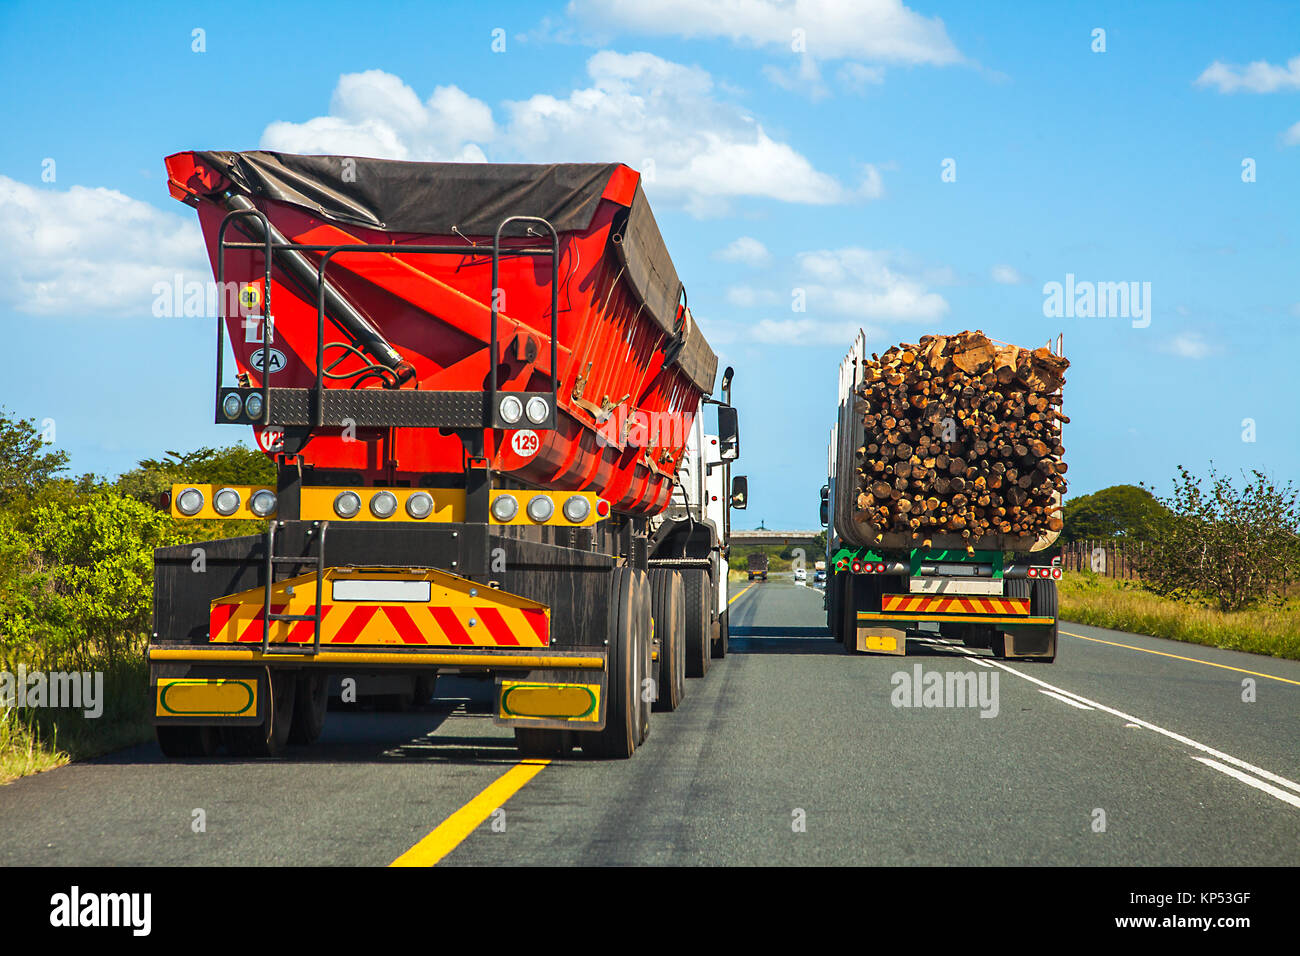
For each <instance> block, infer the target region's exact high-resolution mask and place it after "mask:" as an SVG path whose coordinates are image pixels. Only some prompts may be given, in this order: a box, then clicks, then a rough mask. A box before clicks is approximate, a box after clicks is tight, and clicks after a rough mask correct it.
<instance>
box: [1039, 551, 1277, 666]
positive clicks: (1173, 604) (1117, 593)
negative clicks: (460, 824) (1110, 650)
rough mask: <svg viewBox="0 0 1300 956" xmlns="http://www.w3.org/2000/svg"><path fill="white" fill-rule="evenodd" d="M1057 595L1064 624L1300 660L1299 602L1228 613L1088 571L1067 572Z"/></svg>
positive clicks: (1131, 582) (1134, 583) (1058, 587)
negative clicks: (1065, 622)
mask: <svg viewBox="0 0 1300 956" xmlns="http://www.w3.org/2000/svg"><path fill="white" fill-rule="evenodd" d="M1057 593H1058V594H1059V596H1060V612H1059V614H1060V618H1061V620H1063V621H1077V622H1078V623H1080V624H1089V625H1092V626H1093V627H1106V628H1111V629H1113V630H1117V631H1128V632H1130V633H1133V634H1150V635H1151V636H1153V637H1167V638H1170V639H1172V640H1175V641H1186V642H1188V643H1189V644H1204V645H1206V646H1208V647H1222V648H1227V649H1230V650H1234V651H1246V652H1248V653H1251V654H1266V655H1268V656H1270V657H1286V658H1290V659H1292V660H1300V598H1297V597H1292V598H1291V599H1290V600H1288V601H1287V602H1286V604H1284V605H1282V606H1281V607H1261V608H1257V609H1254V610H1248V611H1237V612H1233V613H1225V612H1223V611H1220V610H1217V609H1216V608H1213V607H1210V606H1208V605H1207V603H1201V602H1196V601H1175V600H1172V599H1170V598H1164V597H1160V596H1159V595H1156V594H1152V593H1150V592H1149V591H1144V590H1142V588H1141V586H1140V585H1139V584H1138V583H1137V582H1136V581H1123V580H1117V579H1115V578H1107V577H1103V576H1101V575H1096V574H1093V573H1092V572H1090V571H1071V572H1067V573H1066V575H1065V576H1064V577H1063V578H1062V579H1061V581H1060V582H1059V583H1058V586H1057Z"/></svg>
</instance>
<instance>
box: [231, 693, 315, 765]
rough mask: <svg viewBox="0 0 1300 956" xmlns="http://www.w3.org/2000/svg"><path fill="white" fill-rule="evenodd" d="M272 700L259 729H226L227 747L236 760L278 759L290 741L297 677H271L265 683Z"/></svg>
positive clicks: (265, 703)
mask: <svg viewBox="0 0 1300 956" xmlns="http://www.w3.org/2000/svg"><path fill="white" fill-rule="evenodd" d="M263 686H264V687H267V688H268V689H269V690H268V695H269V697H270V700H268V701H265V702H264V707H265V711H266V719H265V720H263V721H262V723H261V725H260V726H258V727H224V728H222V729H223V730H224V731H225V733H224V734H223V736H224V737H225V742H226V747H227V748H228V749H229V750H230V752H231V754H233V755H234V756H236V757H278V756H280V754H282V753H283V752H284V745H285V744H287V743H288V742H289V728H290V726H292V724H293V711H294V698H295V697H296V694H295V691H296V690H297V688H298V678H297V675H296V674H277V673H272V674H270V679H269V680H268V681H266V682H265V683H264V684H263Z"/></svg>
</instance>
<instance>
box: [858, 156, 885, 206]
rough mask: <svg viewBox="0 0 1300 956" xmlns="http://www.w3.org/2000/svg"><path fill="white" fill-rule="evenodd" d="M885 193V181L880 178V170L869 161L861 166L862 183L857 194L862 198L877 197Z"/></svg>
mask: <svg viewBox="0 0 1300 956" xmlns="http://www.w3.org/2000/svg"><path fill="white" fill-rule="evenodd" d="M884 194H885V182H884V180H883V179H881V178H880V170H879V169H878V168H877V167H876V166H874V165H872V164H871V163H864V164H863V166H862V185H861V186H859V187H858V195H859V196H861V197H862V198H863V199H879V198H880V197H881V196H883V195H884Z"/></svg>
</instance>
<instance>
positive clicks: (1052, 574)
mask: <svg viewBox="0 0 1300 956" xmlns="http://www.w3.org/2000/svg"><path fill="white" fill-rule="evenodd" d="M1026 573H1027V574H1028V575H1029V577H1031V578H1055V579H1057V580H1060V578H1061V569H1060V568H1030V569H1029V570H1028V571H1027V572H1026Z"/></svg>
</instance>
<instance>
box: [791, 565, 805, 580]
mask: <svg viewBox="0 0 1300 956" xmlns="http://www.w3.org/2000/svg"><path fill="white" fill-rule="evenodd" d="M794 579H795V580H796V581H807V580H808V572H807V571H805V570H804V569H803V568H795V569H794Z"/></svg>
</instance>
